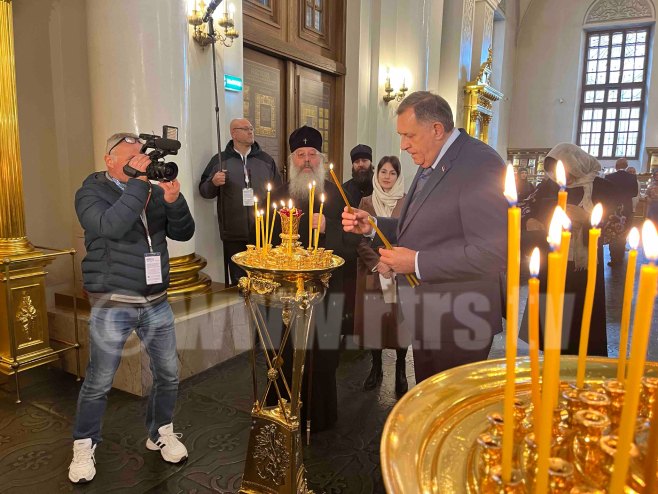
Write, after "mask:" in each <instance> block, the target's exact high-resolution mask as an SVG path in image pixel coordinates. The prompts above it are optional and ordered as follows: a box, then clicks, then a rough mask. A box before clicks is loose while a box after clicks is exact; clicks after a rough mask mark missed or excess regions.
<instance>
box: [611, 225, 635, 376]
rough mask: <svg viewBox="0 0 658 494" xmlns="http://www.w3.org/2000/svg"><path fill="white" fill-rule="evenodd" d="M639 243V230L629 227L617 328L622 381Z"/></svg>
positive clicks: (618, 369) (619, 371) (624, 370)
mask: <svg viewBox="0 0 658 494" xmlns="http://www.w3.org/2000/svg"><path fill="white" fill-rule="evenodd" d="M639 244H640V232H639V230H638V229H637V228H635V227H633V228H631V231H630V233H629V234H628V245H629V246H630V248H631V250H630V251H629V252H628V263H627V264H626V281H625V283H624V298H623V303H622V308H621V327H620V329H619V360H618V363H617V381H619V382H624V379H625V378H626V353H627V352H628V328H629V326H630V323H631V302H632V301H633V286H634V284H635V269H636V267H637V247H638V245H639Z"/></svg>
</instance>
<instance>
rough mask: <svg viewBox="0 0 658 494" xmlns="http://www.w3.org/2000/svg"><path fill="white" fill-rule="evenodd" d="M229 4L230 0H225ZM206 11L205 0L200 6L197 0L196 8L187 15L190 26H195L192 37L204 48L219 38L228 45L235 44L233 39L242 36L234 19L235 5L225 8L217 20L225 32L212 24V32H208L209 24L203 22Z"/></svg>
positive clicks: (225, 3)
mask: <svg viewBox="0 0 658 494" xmlns="http://www.w3.org/2000/svg"><path fill="white" fill-rule="evenodd" d="M227 4H228V0H224V5H227ZM205 11H206V5H205V3H204V2H203V0H201V2H200V3H199V5H198V6H197V4H196V0H195V1H194V9H193V10H192V12H191V13H190V14H189V15H188V16H187V23H188V24H189V25H190V26H194V33H193V34H192V39H194V41H196V42H197V43H198V44H199V45H200V46H201V47H202V48H205V47H206V46H208V45H209V44H210V43H212V42H213V41H216V40H219V41H220V42H221V43H222V44H223V45H224V46H226V47H229V46H231V45H232V44H233V40H234V39H235V38H238V37H239V36H240V33H238V30H237V29H235V19H234V14H235V7H234V6H233V4H231V5H230V6H227V7H226V8H225V10H224V13H223V14H222V15H221V17H220V18H219V20H218V21H217V24H219V27H220V28H221V29H222V30H223V31H224V33H223V34H222V33H221V32H220V30H219V29H218V30H215V29H214V26H212V27H213V29H212V30H211V31H212V32H208V27H209V26H208V25H206V24H204V22H203V14H204V12H205Z"/></svg>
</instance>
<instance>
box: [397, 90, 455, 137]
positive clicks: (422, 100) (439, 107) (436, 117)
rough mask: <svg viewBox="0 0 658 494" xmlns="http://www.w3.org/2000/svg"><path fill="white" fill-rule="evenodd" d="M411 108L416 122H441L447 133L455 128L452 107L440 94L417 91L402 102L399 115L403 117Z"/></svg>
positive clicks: (398, 110)
mask: <svg viewBox="0 0 658 494" xmlns="http://www.w3.org/2000/svg"><path fill="white" fill-rule="evenodd" d="M409 108H412V109H413V111H414V115H416V120H418V121H419V122H424V123H434V122H439V123H440V124H441V125H443V130H445V131H446V132H450V131H451V130H452V129H454V128H455V121H454V119H453V118H452V110H451V109H450V105H449V104H448V102H447V101H446V100H444V99H443V98H442V97H441V96H439V95H438V94H433V93H430V92H429V91H415V92H413V93H411V94H410V95H409V96H407V97H406V98H404V100H402V103H400V106H398V109H397V114H398V115H401V114H402V113H404V112H405V111H407V110H408V109H409Z"/></svg>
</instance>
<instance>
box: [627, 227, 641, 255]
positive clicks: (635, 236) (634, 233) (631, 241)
mask: <svg viewBox="0 0 658 494" xmlns="http://www.w3.org/2000/svg"><path fill="white" fill-rule="evenodd" d="M628 245H629V246H630V247H631V249H633V250H637V247H638V245H640V230H638V229H637V227H635V226H634V227H633V228H631V231H630V232H629V233H628Z"/></svg>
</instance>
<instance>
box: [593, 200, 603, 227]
mask: <svg viewBox="0 0 658 494" xmlns="http://www.w3.org/2000/svg"><path fill="white" fill-rule="evenodd" d="M601 218H603V206H602V205H601V203H600V202H599V203H597V204H596V206H594V209H592V217H591V222H592V228H596V227H597V226H599V223H601Z"/></svg>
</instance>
